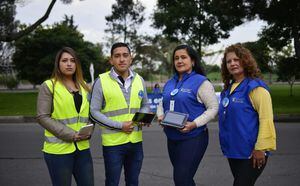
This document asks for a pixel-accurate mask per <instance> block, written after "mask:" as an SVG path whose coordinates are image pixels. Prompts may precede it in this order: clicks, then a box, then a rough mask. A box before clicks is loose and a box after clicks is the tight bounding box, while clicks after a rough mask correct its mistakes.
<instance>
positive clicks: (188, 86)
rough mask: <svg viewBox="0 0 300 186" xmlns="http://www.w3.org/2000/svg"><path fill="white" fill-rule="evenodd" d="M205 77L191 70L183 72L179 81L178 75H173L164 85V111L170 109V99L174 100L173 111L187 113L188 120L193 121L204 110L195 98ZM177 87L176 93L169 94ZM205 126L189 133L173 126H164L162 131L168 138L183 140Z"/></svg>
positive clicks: (203, 106) (194, 134)
mask: <svg viewBox="0 0 300 186" xmlns="http://www.w3.org/2000/svg"><path fill="white" fill-rule="evenodd" d="M205 80H206V77H204V76H202V75H200V74H197V73H195V72H191V73H190V74H184V75H183V78H182V80H181V81H179V80H178V75H175V76H174V77H173V78H172V79H170V80H169V81H168V82H167V83H166V84H165V86H164V90H163V108H164V111H165V112H166V111H168V110H170V101H171V100H174V101H175V106H174V111H175V112H181V113H186V114H189V117H188V121H194V119H195V118H197V117H198V116H200V115H201V114H202V113H203V112H204V111H205V110H206V108H205V105H204V104H202V103H199V102H198V100H197V92H198V89H199V87H200V85H201V84H202V83H203V81H205ZM174 89H178V90H179V91H178V93H177V94H176V95H174V96H171V92H172V91H173V90H174ZM205 128H206V125H205V126H202V127H199V128H196V129H194V130H192V131H191V132H189V133H182V132H180V131H178V130H177V129H175V128H173V127H164V131H165V133H166V135H167V137H168V138H169V139H172V140H183V139H188V138H192V137H195V136H197V135H198V134H200V133H201V132H202V131H203V130H204V129H205Z"/></svg>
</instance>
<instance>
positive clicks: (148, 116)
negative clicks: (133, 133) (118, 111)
mask: <svg viewBox="0 0 300 186" xmlns="http://www.w3.org/2000/svg"><path fill="white" fill-rule="evenodd" d="M154 118H155V114H152V113H142V112H136V113H135V114H134V116H133V118H132V121H133V122H142V123H152V121H153V119H154Z"/></svg>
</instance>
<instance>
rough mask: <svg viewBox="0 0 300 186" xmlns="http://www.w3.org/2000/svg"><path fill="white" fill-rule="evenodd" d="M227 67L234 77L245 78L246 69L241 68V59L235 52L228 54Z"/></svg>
mask: <svg viewBox="0 0 300 186" xmlns="http://www.w3.org/2000/svg"><path fill="white" fill-rule="evenodd" d="M226 67H227V70H228V71H229V73H230V74H231V75H232V76H233V77H239V76H244V68H243V67H242V66H241V63H240V58H239V57H237V56H236V54H235V52H228V53H227V54H226Z"/></svg>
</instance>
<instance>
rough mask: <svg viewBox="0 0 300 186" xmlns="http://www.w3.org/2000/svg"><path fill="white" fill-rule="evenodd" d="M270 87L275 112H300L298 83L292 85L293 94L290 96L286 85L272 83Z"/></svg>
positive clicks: (299, 87) (299, 88)
mask: <svg viewBox="0 0 300 186" xmlns="http://www.w3.org/2000/svg"><path fill="white" fill-rule="evenodd" d="M270 88H271V96H272V101H273V108H274V113H275V114H300V85H294V86H293V96H290V87H289V86H288V85H272V86H270Z"/></svg>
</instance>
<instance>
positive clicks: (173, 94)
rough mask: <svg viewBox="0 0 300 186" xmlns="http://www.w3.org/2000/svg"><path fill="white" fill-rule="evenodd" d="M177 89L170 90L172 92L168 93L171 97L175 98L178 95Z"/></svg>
mask: <svg viewBox="0 0 300 186" xmlns="http://www.w3.org/2000/svg"><path fill="white" fill-rule="evenodd" d="M178 91H179V90H178V88H176V89H174V90H172V92H171V93H170V95H171V96H175V95H176V94H177V93H178Z"/></svg>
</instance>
